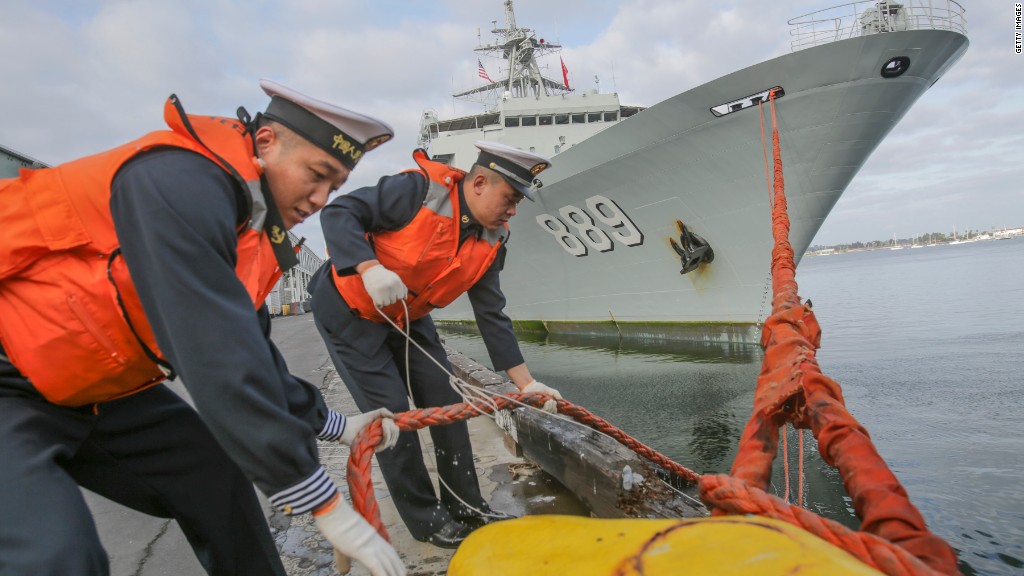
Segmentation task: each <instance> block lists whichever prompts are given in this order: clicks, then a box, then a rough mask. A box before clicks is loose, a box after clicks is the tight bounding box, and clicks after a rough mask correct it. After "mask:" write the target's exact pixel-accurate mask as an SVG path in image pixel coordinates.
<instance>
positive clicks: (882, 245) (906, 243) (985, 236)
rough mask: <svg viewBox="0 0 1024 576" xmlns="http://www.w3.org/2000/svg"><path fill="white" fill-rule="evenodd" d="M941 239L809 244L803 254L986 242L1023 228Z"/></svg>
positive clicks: (1009, 236) (1023, 233)
mask: <svg viewBox="0 0 1024 576" xmlns="http://www.w3.org/2000/svg"><path fill="white" fill-rule="evenodd" d="M940 236H942V238H941V239H934V240H933V239H928V237H927V236H925V237H923V238H925V239H926V240H925V241H924V242H922V241H921V238H912V239H904V240H899V239H896V240H890V241H888V242H885V241H879V240H874V241H871V242H867V243H865V242H854V243H852V244H837V245H835V246H811V247H810V248H809V249H808V250H807V251H806V252H804V256H829V255H832V254H845V253H847V252H873V251H875V250H903V249H909V248H927V247H931V246H946V245H957V244H971V243H974V242H988V241H992V240H1010V239H1012V238H1022V237H1024V228H1009V229H1006V230H998V231H995V232H983V233H981V234H977V233H974V234H971V233H969V235H968V236H967V237H964V238H957V239H955V240H954V239H952V238H946V237H945V236H944V235H940Z"/></svg>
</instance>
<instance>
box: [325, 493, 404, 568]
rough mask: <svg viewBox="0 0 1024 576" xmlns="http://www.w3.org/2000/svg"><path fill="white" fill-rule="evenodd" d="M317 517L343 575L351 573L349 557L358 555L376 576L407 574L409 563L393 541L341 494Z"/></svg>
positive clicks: (361, 561)
mask: <svg viewBox="0 0 1024 576" xmlns="http://www.w3.org/2000/svg"><path fill="white" fill-rule="evenodd" d="M313 520H314V521H315V522H316V527H317V530H320V533H321V534H323V536H324V538H326V539H327V541H328V542H330V543H331V545H332V546H334V560H335V563H336V564H337V565H338V571H339V572H341V573H342V574H345V573H347V572H348V558H355V559H356V560H358V561H359V563H361V564H362V565H363V566H366V568H367V570H369V571H370V574H373V576H404V575H405V566H403V565H402V561H401V560H400V559H399V558H398V553H397V552H395V549H394V548H392V547H391V544H388V543H387V542H386V541H385V540H384V539H383V538H381V537H380V534H378V533H377V531H376V530H374V529H373V527H372V526H370V524H369V522H367V521H366V520H364V519H363V517H362V516H360V515H359V514H357V513H356V511H355V510H353V509H352V507H351V506H349V505H348V502H345V500H344V499H342V498H341V496H340V495H338V496H335V498H334V500H332V501H331V502H329V503H328V504H326V505H325V506H323V507H321V508H320V509H318V510H315V511H314V512H313Z"/></svg>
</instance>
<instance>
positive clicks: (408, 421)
mask: <svg viewBox="0 0 1024 576" xmlns="http://www.w3.org/2000/svg"><path fill="white" fill-rule="evenodd" d="M549 399H551V397H550V396H548V395H547V394H538V393H533V392H531V393H529V394H524V393H521V392H520V393H513V394H508V395H505V396H495V397H494V398H493V401H483V400H478V401H476V402H465V403H462V404H452V405H451V406H443V407H440V408H422V409H419V410H409V411H408V412H402V413H400V414H396V415H395V424H397V425H398V428H399V430H419V429H420V428H426V427H427V426H436V425H440V424H451V423H452V422H458V421H460V420H466V419H467V418H473V417H474V416H480V415H481V414H493V413H494V411H495V410H509V409H512V408H518V407H520V406H522V405H524V404H526V405H529V406H533V407H534V408H540V407H541V406H543V405H544V402H546V401H547V400H549ZM557 403H558V412H559V413H560V414H564V415H566V416H569V417H571V418H573V419H574V420H576V421H577V422H580V423H582V424H586V425H587V426H590V427H591V428H593V429H595V430H599V431H601V432H604V433H605V434H607V435H609V436H611V437H612V438H614V439H615V440H616V441H618V442H619V443H620V444H622V445H624V446H626V447H628V448H630V449H631V450H633V451H634V452H636V453H637V454H639V455H641V456H643V457H645V458H647V459H648V460H650V461H651V462H654V463H655V464H657V465H659V466H661V467H663V468H665V469H666V470H668V471H669V472H671V473H672V474H674V475H675V476H678V477H680V478H682V479H684V480H686V481H688V482H690V483H695V482H697V480H698V479H699V478H700V475H699V474H697V473H696V472H694V471H693V470H690V469H688V468H686V467H684V466H682V465H680V464H678V463H676V462H673V461H672V460H671V459H669V458H668V457H667V456H665V455H664V454H661V453H659V452H657V451H655V450H654V449H653V448H651V447H649V446H647V445H645V444H644V443H642V442H640V441H639V440H637V439H636V438H633V437H632V436H630V435H629V434H626V433H625V432H623V431H622V430H620V429H619V428H617V427H616V426H614V425H612V424H611V423H609V422H608V421H607V420H604V419H603V418H600V417H599V416H596V415H594V414H593V413H591V412H589V411H587V410H586V409H584V408H582V407H580V406H577V405H575V404H573V403H571V402H568V401H566V400H557ZM382 437H383V434H382V432H381V427H380V422H379V421H375V422H373V423H371V424H370V425H369V426H367V427H366V428H364V429H363V430H362V431H361V432H360V433H359V435H358V436H356V439H355V441H354V442H353V443H352V451H351V453H350V454H349V458H348V487H349V492H350V493H351V496H352V507H353V508H355V509H356V511H358V512H359V513H360V514H361V515H362V516H363V517H364V518H366V520H367V521H368V522H369V523H370V525H371V526H373V527H374V528H376V529H377V532H379V533H380V535H381V536H383V537H384V538H385V539H388V532H387V530H386V529H385V528H384V524H383V522H381V519H380V508H379V507H378V506H377V499H376V497H375V496H374V494H373V479H372V477H371V474H370V464H371V463H370V459H371V458H372V457H373V450H374V448H375V447H376V446H377V444H380V441H381V439H382Z"/></svg>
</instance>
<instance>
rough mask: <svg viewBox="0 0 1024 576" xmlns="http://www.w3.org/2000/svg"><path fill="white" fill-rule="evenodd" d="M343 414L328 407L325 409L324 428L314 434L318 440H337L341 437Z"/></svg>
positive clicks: (343, 423)
mask: <svg viewBox="0 0 1024 576" xmlns="http://www.w3.org/2000/svg"><path fill="white" fill-rule="evenodd" d="M345 422H346V419H345V415H344V414H342V413H341V412H335V411H334V410H331V409H330V408H328V409H327V422H325V423H324V429H323V430H321V431H320V433H319V434H317V435H316V437H317V438H319V439H320V440H328V441H330V442H337V441H338V440H340V439H341V433H342V432H344V431H345Z"/></svg>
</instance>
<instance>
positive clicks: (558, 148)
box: [555, 144, 562, 154]
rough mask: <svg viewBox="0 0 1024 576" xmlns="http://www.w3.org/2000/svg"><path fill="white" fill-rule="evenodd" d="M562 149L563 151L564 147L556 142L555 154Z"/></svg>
mask: <svg viewBox="0 0 1024 576" xmlns="http://www.w3.org/2000/svg"><path fill="white" fill-rule="evenodd" d="M561 151H562V147H561V146H559V145H558V144H555V154H558V153H559V152H561Z"/></svg>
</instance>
